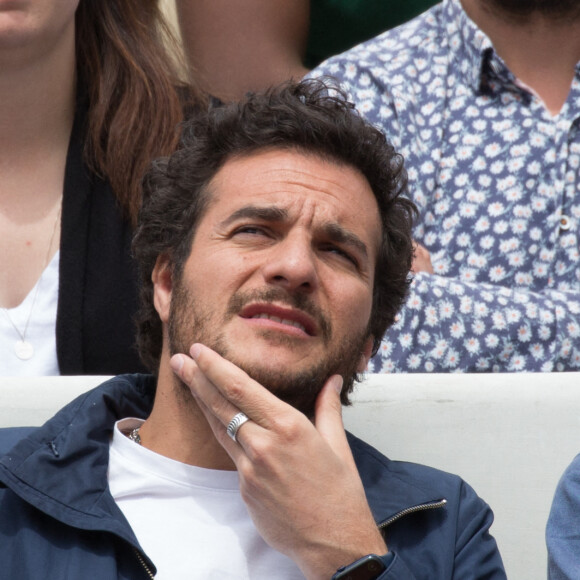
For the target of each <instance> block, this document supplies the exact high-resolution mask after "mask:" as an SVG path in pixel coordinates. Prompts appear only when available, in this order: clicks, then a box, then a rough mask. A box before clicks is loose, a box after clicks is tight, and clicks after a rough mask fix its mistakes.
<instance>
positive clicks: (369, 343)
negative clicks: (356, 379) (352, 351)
mask: <svg viewBox="0 0 580 580" xmlns="http://www.w3.org/2000/svg"><path fill="white" fill-rule="evenodd" d="M374 342H375V338H374V336H372V335H371V336H369V337H368V338H367V340H366V342H365V344H364V347H363V351H362V353H361V355H360V362H359V364H358V367H357V369H356V372H357V373H362V372H364V370H365V369H366V368H367V365H368V364H369V360H370V359H371V353H372V352H373V344H374Z"/></svg>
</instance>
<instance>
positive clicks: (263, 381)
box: [228, 357, 329, 418]
mask: <svg viewBox="0 0 580 580" xmlns="http://www.w3.org/2000/svg"><path fill="white" fill-rule="evenodd" d="M228 359H229V360H230V361H231V362H233V363H234V364H235V365H236V366H238V367H239V368H241V369H242V370H243V371H244V372H245V373H247V374H248V376H250V377H251V378H252V379H254V380H255V381H256V382H257V383H259V384H260V385H262V386H263V387H264V388H266V389H268V390H269V391H270V392H271V393H272V394H274V395H276V396H277V397H278V398H279V399H280V400H281V401H284V402H285V403H288V404H289V405H291V406H292V407H294V408H296V409H298V410H299V411H301V412H302V413H304V414H305V415H306V416H307V417H309V418H312V417H313V416H314V407H315V404H316V399H317V397H318V395H319V393H320V391H321V390H322V387H323V386H324V384H325V382H326V380H327V379H328V377H329V375H328V373H325V372H324V371H323V370H322V369H320V368H312V367H311V368H308V369H304V370H297V369H296V368H292V365H291V363H290V364H285V363H283V362H282V361H279V360H278V361H276V362H273V363H272V364H269V361H268V359H264V361H267V362H268V366H267V367H266V366H264V361H261V362H260V363H254V364H252V363H249V362H247V361H245V362H242V361H241V360H236V358H235V357H228Z"/></svg>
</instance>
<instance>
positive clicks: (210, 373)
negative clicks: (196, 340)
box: [190, 344, 287, 429]
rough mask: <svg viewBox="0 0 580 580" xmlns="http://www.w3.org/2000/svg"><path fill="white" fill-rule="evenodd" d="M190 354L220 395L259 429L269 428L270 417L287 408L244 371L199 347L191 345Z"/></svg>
mask: <svg viewBox="0 0 580 580" xmlns="http://www.w3.org/2000/svg"><path fill="white" fill-rule="evenodd" d="M190 354H191V356H192V357H193V359H194V360H195V362H196V364H197V365H198V367H199V369H200V370H201V372H202V373H203V374H204V375H205V376H206V377H207V379H208V380H209V381H210V382H211V383H212V384H213V385H214V386H215V388H216V389H217V390H218V391H219V392H220V393H221V395H222V396H223V397H224V398H225V399H227V400H228V401H229V402H230V403H231V404H232V405H233V406H234V407H235V408H237V409H238V410H239V411H243V412H244V413H245V414H246V415H248V417H250V418H251V419H252V420H253V421H255V422H256V423H258V424H259V425H261V426H262V427H264V428H266V429H269V428H271V421H270V417H275V416H277V414H279V413H280V411H281V408H282V407H287V405H286V403H283V402H282V401H280V399H278V397H276V396H275V395H273V394H272V393H271V392H270V391H268V390H267V389H266V388H265V387H263V386H262V385H260V384H259V383H257V382H256V381H254V380H253V379H252V378H250V377H249V376H248V375H247V374H246V373H245V372H244V371H243V370H241V369H240V368H238V367H237V366H236V365H234V364H233V363H231V362H229V361H228V360H226V359H224V358H223V357H221V356H220V355H219V354H218V353H216V352H214V351H213V350H211V349H210V348H208V347H206V346H204V345H202V344H194V345H193V346H192V347H191V350H190Z"/></svg>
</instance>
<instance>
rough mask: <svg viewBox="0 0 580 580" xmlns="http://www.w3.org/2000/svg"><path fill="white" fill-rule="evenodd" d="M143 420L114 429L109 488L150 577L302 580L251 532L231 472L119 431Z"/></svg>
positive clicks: (121, 423)
mask: <svg viewBox="0 0 580 580" xmlns="http://www.w3.org/2000/svg"><path fill="white" fill-rule="evenodd" d="M141 422H142V421H140V420H139V419H131V418H129V419H123V420H122V421H118V422H117V424H116V425H115V430H114V433H113V439H112V441H111V447H110V458H109V488H110V490H111V493H112V495H113V497H114V498H115V501H116V502H117V505H118V506H119V507H120V509H121V511H122V512H123V513H124V514H125V517H126V518H127V520H128V522H129V524H131V527H132V528H133V531H134V532H135V535H136V536H137V539H138V540H139V543H140V544H141V547H142V548H143V550H144V551H145V553H146V554H147V555H148V556H149V557H150V558H151V560H152V561H153V562H154V563H155V565H156V566H157V570H158V573H157V575H156V576H155V578H156V579H158V580H169V579H171V580H179V579H182V578H183V579H184V580H185V579H187V580H195V579H200V580H201V579H203V580H212V579H215V580H228V579H236V580H240V579H245V578H247V579H252V580H266V579H267V580H272V578H276V579H277V580H286V579H287V580H303V578H304V576H303V575H302V574H301V572H300V570H299V568H298V567H297V566H296V564H294V562H293V561H292V560H290V559H289V558H287V557H286V556H284V555H283V554H281V553H280V552H278V551H276V550H274V549H272V548H270V546H268V544H266V542H265V541H264V540H263V539H262V537H261V536H260V535H259V534H258V532H257V531H256V528H255V527H254V524H253V522H252V519H251V518H250V515H249V513H248V510H247V508H246V505H245V504H244V502H243V500H242V498H241V495H240V489H239V480H238V474H237V472H236V471H217V470H212V469H203V468H200V467H194V466H191V465H186V464H184V463H180V462H178V461H174V460H172V459H169V458H167V457H164V456H162V455H159V454H157V453H154V452H153V451H151V450H149V449H147V448H145V447H142V446H140V445H138V444H136V443H134V442H133V441H131V440H130V439H128V438H127V437H126V436H125V435H123V433H122V432H121V430H122V431H125V432H127V431H128V430H130V429H132V428H134V427H136V426H138V425H139V424H141Z"/></svg>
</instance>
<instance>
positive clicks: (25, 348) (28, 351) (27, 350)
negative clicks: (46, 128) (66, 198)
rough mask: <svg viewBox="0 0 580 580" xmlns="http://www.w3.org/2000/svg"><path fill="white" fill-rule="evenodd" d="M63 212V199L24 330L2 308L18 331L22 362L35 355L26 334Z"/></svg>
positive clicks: (4, 309)
mask: <svg viewBox="0 0 580 580" xmlns="http://www.w3.org/2000/svg"><path fill="white" fill-rule="evenodd" d="M61 211H62V197H61V200H60V205H59V208H58V212H57V213H56V219H55V220H54V225H53V226H52V234H51V235H50V242H49V243H48V250H47V252H46V257H45V258H44V264H43V266H42V273H41V274H40V278H39V279H38V282H37V283H36V288H35V289H34V296H33V297H32V304H31V305H30V310H29V311H28V317H27V318H26V324H25V325H24V330H23V331H22V332H20V329H19V328H18V327H17V326H16V324H14V321H13V320H12V318H10V313H9V312H8V309H7V308H2V311H3V312H4V314H5V316H6V318H7V319H8V322H10V324H11V325H12V328H14V330H15V331H16V333H17V334H18V336H19V340H17V341H16V342H15V343H14V352H15V353H16V356H17V357H18V358H19V359H20V360H29V359H31V358H32V357H33V355H34V347H33V346H32V344H31V343H30V342H29V341H28V340H26V333H27V332H28V325H29V324H30V319H31V317H32V311H33V310H34V305H35V304H36V297H37V296H38V290H39V288H40V283H41V281H42V276H44V271H45V270H46V267H47V266H48V259H49V257H50V249H51V248H52V242H53V241H54V235H55V234H56V226H57V224H58V219H59V218H60V213H61Z"/></svg>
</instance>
